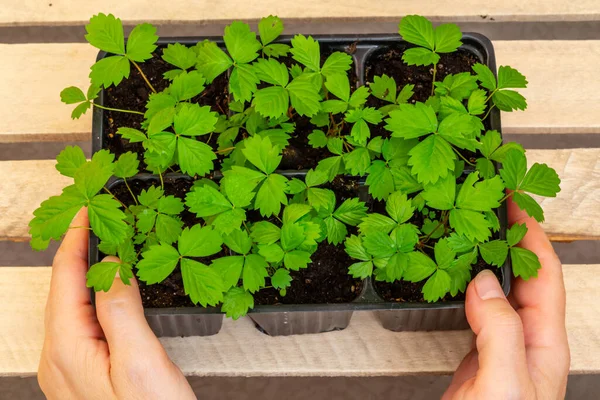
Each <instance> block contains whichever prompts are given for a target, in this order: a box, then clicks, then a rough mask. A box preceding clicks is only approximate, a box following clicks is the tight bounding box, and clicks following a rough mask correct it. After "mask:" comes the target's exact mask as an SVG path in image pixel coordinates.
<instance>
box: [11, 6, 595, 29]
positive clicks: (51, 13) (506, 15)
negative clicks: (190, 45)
mask: <svg viewBox="0 0 600 400" xmlns="http://www.w3.org/2000/svg"><path fill="white" fill-rule="evenodd" d="M4 3H5V4H3V7H2V8H1V9H0V26H23V25H25V26H29V25H52V26H56V25H77V24H83V23H84V22H86V21H87V20H88V19H89V18H90V17H91V16H92V15H93V14H96V13H98V12H108V11H110V12H112V13H113V14H115V15H116V16H118V17H120V18H121V19H123V20H124V21H125V22H126V23H128V24H132V23H138V22H154V23H179V24H186V23H210V22H214V21H222V20H227V21H229V20H233V19H245V20H256V19H258V18H261V17H264V16H267V15H269V14H273V15H278V16H279V17H281V18H293V19H320V20H331V19H338V20H339V19H344V20H352V19H354V20H356V19H358V20H363V19H377V20H382V21H383V20H385V21H387V20H394V21H396V20H398V19H399V18H400V17H401V16H403V15H408V14H420V15H424V16H428V17H430V18H432V19H434V20H436V21H439V20H453V21H482V20H490V21H593V20H598V19H600V6H599V4H598V2H597V1H595V0H580V1H578V2H563V1H550V2H549V1H544V0H530V1H527V2H524V1H517V0H506V1H503V2H481V1H479V0H464V1H460V2H447V1H441V0H434V1H429V2H424V3H421V2H418V3H417V2H413V1H409V0H400V1H398V0H380V1H376V2H369V3H365V2H364V1H361V0H346V1H336V0H305V1H301V2H297V1H293V0H268V1H250V2H248V1H243V0H222V1H220V2H219V7H215V3H214V2H211V1H207V0H199V1H194V2H189V1H185V0H172V1H169V2H166V3H159V4H155V5H153V6H152V7H147V3H145V2H144V1H143V0H132V1H127V2H123V1H119V0H104V1H102V2H98V1H85V2H77V5H76V6H75V4H74V3H72V2H52V3H49V2H48V1H46V0H44V1H42V0H21V1H19V0H5V1H4ZM107 10H108V11H107ZM482 16H486V18H482ZM492 18H493V19H492Z"/></svg>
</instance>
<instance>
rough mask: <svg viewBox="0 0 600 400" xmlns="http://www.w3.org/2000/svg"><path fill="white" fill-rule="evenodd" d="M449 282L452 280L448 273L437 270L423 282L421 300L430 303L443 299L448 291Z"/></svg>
mask: <svg viewBox="0 0 600 400" xmlns="http://www.w3.org/2000/svg"><path fill="white" fill-rule="evenodd" d="M451 281H452V278H451V277H450V275H449V274H448V272H446V271H444V270H442V269H438V270H437V271H435V272H434V274H433V275H432V276H431V277H430V278H429V279H427V282H425V285H424V286H423V289H422V293H423V298H424V299H425V300H426V301H428V302H430V303H433V302H435V301H438V300H439V299H441V298H443V297H444V296H445V295H446V293H448V292H449V291H450V284H451Z"/></svg>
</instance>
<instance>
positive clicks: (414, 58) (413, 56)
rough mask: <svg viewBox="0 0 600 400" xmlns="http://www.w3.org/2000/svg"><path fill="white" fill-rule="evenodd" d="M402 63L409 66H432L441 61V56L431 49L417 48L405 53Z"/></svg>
mask: <svg viewBox="0 0 600 400" xmlns="http://www.w3.org/2000/svg"><path fill="white" fill-rule="evenodd" d="M402 61H404V62H405V63H406V64H407V65H432V64H437V63H438V61H440V56H439V55H438V54H436V53H434V52H433V51H431V50H429V49H425V48H423V47H415V48H412V49H407V50H405V51H404V53H403V54H402Z"/></svg>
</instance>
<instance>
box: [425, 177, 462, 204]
mask: <svg viewBox="0 0 600 400" xmlns="http://www.w3.org/2000/svg"><path fill="white" fill-rule="evenodd" d="M421 195H422V196H423V198H424V199H425V201H426V202H427V206H429V207H431V208H435V209H436V210H451V209H452V208H454V200H455V198H456V179H455V178H454V175H447V176H446V177H445V178H441V179H438V181H437V182H435V183H433V184H429V185H425V190H423V192H422V193H421Z"/></svg>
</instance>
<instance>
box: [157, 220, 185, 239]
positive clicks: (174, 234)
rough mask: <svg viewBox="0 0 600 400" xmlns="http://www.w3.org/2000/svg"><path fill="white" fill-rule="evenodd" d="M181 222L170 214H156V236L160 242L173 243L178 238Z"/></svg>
mask: <svg viewBox="0 0 600 400" xmlns="http://www.w3.org/2000/svg"><path fill="white" fill-rule="evenodd" d="M182 227H183V222H181V220H180V219H178V218H176V217H172V216H170V215H164V214H158V216H157V217H156V237H157V238H158V240H159V241H160V242H164V243H168V244H171V243H174V242H176V241H177V239H178V238H179V235H180V234H181V230H182Z"/></svg>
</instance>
